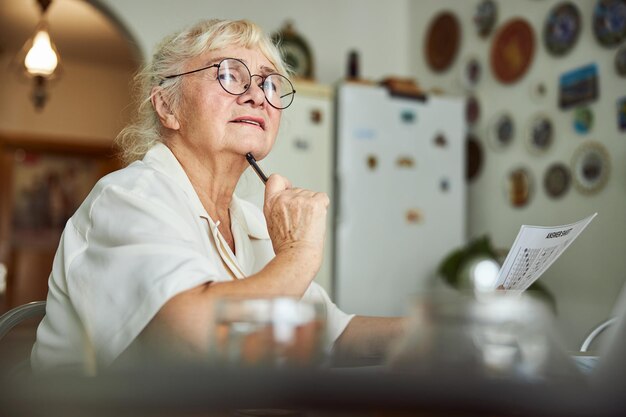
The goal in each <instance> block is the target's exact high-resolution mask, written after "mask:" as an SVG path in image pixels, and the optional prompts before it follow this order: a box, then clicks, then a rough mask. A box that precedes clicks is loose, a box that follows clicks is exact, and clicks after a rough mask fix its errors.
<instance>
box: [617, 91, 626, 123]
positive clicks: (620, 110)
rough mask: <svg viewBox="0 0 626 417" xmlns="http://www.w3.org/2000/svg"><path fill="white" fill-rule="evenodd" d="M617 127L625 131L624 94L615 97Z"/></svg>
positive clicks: (625, 108) (625, 105)
mask: <svg viewBox="0 0 626 417" xmlns="http://www.w3.org/2000/svg"><path fill="white" fill-rule="evenodd" d="M617 129H618V130H619V131H620V132H624V131H626V96H625V97H621V98H618V99H617Z"/></svg>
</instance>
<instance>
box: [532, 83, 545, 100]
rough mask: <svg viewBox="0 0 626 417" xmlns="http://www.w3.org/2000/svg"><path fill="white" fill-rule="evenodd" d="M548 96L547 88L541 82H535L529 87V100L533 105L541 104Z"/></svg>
mask: <svg viewBox="0 0 626 417" xmlns="http://www.w3.org/2000/svg"><path fill="white" fill-rule="evenodd" d="M547 94H548V86H547V85H546V83H545V82H543V81H535V82H533V83H532V84H531V85H530V98H531V99H532V100H533V101H534V102H535V103H541V102H543V100H544V99H545V98H546V95H547Z"/></svg>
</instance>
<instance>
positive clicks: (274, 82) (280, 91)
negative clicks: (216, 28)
mask: <svg viewBox="0 0 626 417" xmlns="http://www.w3.org/2000/svg"><path fill="white" fill-rule="evenodd" d="M217 79H218V80H219V82H220V85H221V86H222V88H223V89H224V90H226V91H227V92H229V93H230V94H235V95H240V94H243V93H245V92H246V91H247V90H248V88H249V86H250V83H251V79H252V76H251V75H250V70H249V69H248V67H247V66H246V65H245V64H244V63H243V62H241V61H239V60H237V59H225V60H223V61H222V62H221V63H220V65H219V67H218V72H217ZM261 88H262V89H263V92H264V93H265V98H266V99H267V101H268V102H269V103H270V104H271V105H272V106H274V107H276V108H278V109H284V108H286V107H288V106H289V105H290V104H291V102H292V101H293V96H294V89H293V85H292V84H291V82H290V81H289V80H288V79H287V78H285V77H283V76H282V75H280V74H271V75H268V76H267V77H265V79H264V80H263V85H262V86H261Z"/></svg>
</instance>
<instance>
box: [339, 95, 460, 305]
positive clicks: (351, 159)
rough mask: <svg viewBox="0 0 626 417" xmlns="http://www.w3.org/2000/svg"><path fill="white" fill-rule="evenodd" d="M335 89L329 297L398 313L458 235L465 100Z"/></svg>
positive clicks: (424, 284)
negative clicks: (333, 239)
mask: <svg viewBox="0 0 626 417" xmlns="http://www.w3.org/2000/svg"><path fill="white" fill-rule="evenodd" d="M336 95H337V97H336V124H337V126H336V128H337V129H336V144H335V176H336V178H335V179H336V181H335V187H334V197H335V209H336V212H335V214H334V216H335V244H334V250H335V252H334V289H335V291H334V296H335V297H334V298H335V300H336V302H337V304H338V305H339V307H340V308H342V309H343V310H344V311H346V312H350V313H357V314H364V315H382V316H389V315H401V314H404V313H406V312H407V308H408V305H409V303H410V301H411V297H412V296H413V295H414V294H416V293H418V292H420V291H424V290H427V289H429V288H430V287H431V285H433V283H434V280H435V277H436V269H437V266H438V265H439V263H440V262H441V260H442V259H443V257H445V256H446V255H447V254H448V253H449V252H450V251H451V250H453V249H455V248H458V247H459V246H461V245H463V244H464V243H465V230H466V180H465V164H466V162H465V123H464V120H465V118H464V108H465V107H464V101H463V100H462V99H460V98H446V97H437V96H428V97H427V98H426V99H425V100H417V99H412V98H411V99H409V98H401V97H396V96H392V95H391V94H390V93H389V92H388V91H387V89H386V88H384V87H380V86H372V85H362V84H350V83H346V84H342V85H340V86H338V88H337V90H336Z"/></svg>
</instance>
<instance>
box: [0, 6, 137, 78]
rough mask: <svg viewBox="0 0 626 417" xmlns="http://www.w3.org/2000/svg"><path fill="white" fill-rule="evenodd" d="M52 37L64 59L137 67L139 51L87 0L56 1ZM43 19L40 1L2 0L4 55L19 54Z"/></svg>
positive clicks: (1, 46)
mask: <svg viewBox="0 0 626 417" xmlns="http://www.w3.org/2000/svg"><path fill="white" fill-rule="evenodd" d="M47 15H48V23H49V27H50V37H51V38H52V41H53V42H54V43H55V45H56V47H57V50H58V51H59V54H60V55H61V59H62V60H67V61H80V62H82V63H92V64H98V65H104V66H116V67H124V68H136V67H137V65H138V59H139V58H138V57H139V53H138V51H137V49H136V47H135V46H134V45H133V44H132V42H130V41H129V40H128V38H126V36H125V34H124V33H122V31H121V30H120V29H119V28H118V27H117V26H116V24H115V23H114V22H112V21H111V20H110V19H109V18H108V17H107V16H105V15H104V14H103V13H102V12H100V11H99V10H98V9H96V8H95V7H94V6H93V5H91V4H89V2H87V1H86V0H53V1H52V3H51V5H50V6H49V8H48V11H47ZM39 18H40V7H39V4H38V2H37V1H36V0H1V1H0V54H5V53H9V54H17V52H18V51H19V50H20V49H21V48H22V46H23V45H24V43H25V42H26V41H27V40H28V38H29V37H30V36H32V35H33V33H34V30H35V27H36V25H37V23H38V21H39Z"/></svg>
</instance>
